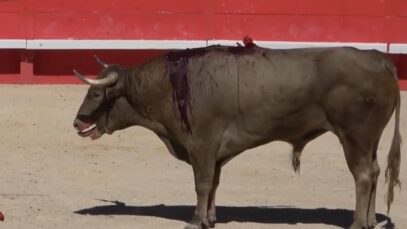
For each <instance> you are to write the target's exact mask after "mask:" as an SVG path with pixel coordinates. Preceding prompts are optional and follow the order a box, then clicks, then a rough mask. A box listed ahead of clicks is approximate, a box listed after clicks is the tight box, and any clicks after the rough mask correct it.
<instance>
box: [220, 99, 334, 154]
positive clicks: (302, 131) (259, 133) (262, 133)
mask: <svg viewBox="0 0 407 229" xmlns="http://www.w3.org/2000/svg"><path fill="white" fill-rule="evenodd" d="M329 130H332V128H331V125H330V123H329V122H328V120H327V118H326V115H325V113H324V111H323V109H321V108H319V107H318V106H309V107H307V108H304V109H302V110H300V111H298V112H293V113H287V114H285V115H284V116H282V117H280V118H278V119H273V118H272V117H270V118H269V119H267V117H266V118H265V117H264V116H263V117H253V116H250V115H246V116H242V117H240V118H239V119H236V120H235V121H233V122H231V123H230V124H229V125H228V127H227V128H226V129H225V131H224V134H223V136H222V140H221V147H220V150H219V152H218V156H219V158H224V157H229V156H233V155H237V154H239V153H241V152H243V151H245V150H247V149H250V148H254V147H257V146H260V145H263V144H266V143H269V142H271V141H277V140H279V141H285V142H288V143H291V144H293V145H295V144H297V142H301V141H309V140H312V139H313V138H315V137H317V136H319V135H320V134H322V133H324V132H326V131H329Z"/></svg>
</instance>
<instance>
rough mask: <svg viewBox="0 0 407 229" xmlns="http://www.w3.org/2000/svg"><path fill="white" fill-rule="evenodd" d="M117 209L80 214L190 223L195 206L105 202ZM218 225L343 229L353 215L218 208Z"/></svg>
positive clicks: (342, 211) (341, 211)
mask: <svg viewBox="0 0 407 229" xmlns="http://www.w3.org/2000/svg"><path fill="white" fill-rule="evenodd" d="M105 202H111V203H114V205H107V206H106V205H104V206H95V207H92V208H87V209H82V210H78V211H76V212H75V213H77V214H82V215H88V214H89V215H137V216H154V217H161V218H166V219H171V220H180V221H185V222H187V221H188V220H189V219H190V217H191V216H192V214H193V211H194V206H185V205H171V206H167V205H152V206H126V205H125V204H124V203H122V202H119V201H105ZM217 214H218V217H217V218H218V223H229V222H254V223H264V224H297V223H303V224H326V225H333V226H338V227H342V228H346V227H349V225H350V224H351V223H352V214H353V211H351V210H347V209H326V208H317V209H303V208H294V207H292V208H291V207H269V206H265V207H263V206H258V207H228V206H219V207H217ZM376 217H377V220H378V222H383V221H387V224H386V225H385V226H384V228H386V229H394V228H395V227H394V224H393V223H392V222H391V219H390V218H389V217H387V216H386V215H383V214H376Z"/></svg>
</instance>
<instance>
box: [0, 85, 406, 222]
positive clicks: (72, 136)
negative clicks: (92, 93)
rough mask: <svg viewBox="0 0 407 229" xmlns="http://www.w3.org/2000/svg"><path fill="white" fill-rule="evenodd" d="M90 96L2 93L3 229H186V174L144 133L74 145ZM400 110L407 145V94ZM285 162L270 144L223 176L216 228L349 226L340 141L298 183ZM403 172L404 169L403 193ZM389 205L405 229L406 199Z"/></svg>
mask: <svg viewBox="0 0 407 229" xmlns="http://www.w3.org/2000/svg"><path fill="white" fill-rule="evenodd" d="M86 90H87V88H86V87H84V86H9V85H8V86H7V85H2V86H0V103H1V109H0V210H1V211H2V212H3V213H4V215H5V221H4V222H0V228H6V229H15V228H22V229H26V228H27V229H33V228H41V229H56V228H58V229H65V228H84V229H85V228H86V229H89V228H97V229H108V228H109V229H111V228H120V229H121V228H143V229H144V228H154V229H156V228H176V229H181V228H183V226H184V225H185V221H187V220H188V219H189V218H190V216H191V215H192V212H193V206H194V204H195V201H196V200H195V198H196V197H195V192H194V187H193V177H192V170H191V167H190V166H189V165H187V164H185V163H183V162H181V161H178V160H176V159H175V158H173V157H172V156H171V155H170V154H169V153H168V152H167V150H166V148H165V147H164V145H163V143H161V142H160V141H159V139H158V138H157V137H155V136H154V135H153V134H152V133H151V132H150V131H148V130H146V129H143V128H138V127H134V128H130V129H127V130H124V131H121V132H117V133H115V134H114V135H111V136H104V137H102V138H101V139H100V140H97V141H90V140H88V139H82V138H80V137H78V136H77V134H76V133H75V131H74V130H73V128H72V121H73V118H74V116H75V114H76V111H77V109H78V107H79V105H80V103H81V102H82V98H83V96H84V93H85V91H86ZM402 103H403V107H402V117H401V125H402V129H401V130H402V134H403V135H404V136H406V138H407V128H406V127H407V92H403V93H402ZM392 131H393V121H391V122H390V123H389V125H388V127H387V128H386V130H385V132H384V134H383V138H382V141H381V143H380V148H379V162H380V166H381V168H382V171H384V168H385V166H386V156H387V152H388V149H389V145H390V142H391V137H392ZM406 141H407V140H406ZM406 145H407V144H405V145H404V146H403V149H402V151H403V153H407V148H406V147H407V146H406ZM290 152H291V148H290V146H289V145H287V144H285V143H282V142H274V143H271V144H268V145H265V146H262V147H259V148H256V149H253V150H250V151H248V152H245V153H243V154H242V155H240V156H238V157H237V158H235V159H234V160H232V161H231V162H230V163H229V164H227V165H226V166H225V167H224V170H223V173H222V178H221V185H220V187H219V191H218V196H217V203H218V206H220V207H219V210H218V218H219V223H218V224H217V227H216V228H223V229H227V228H233V229H240V228H250V229H252V228H253V229H260V228H279V229H281V228H282V229H285V228H317V229H318V228H321V229H322V228H324V229H326V228H343V227H345V226H347V225H348V224H349V223H350V222H351V215H352V210H353V208H354V198H355V197H354V183H353V178H352V177H351V174H350V173H349V171H348V169H347V166H346V164H345V159H344V156H343V152H342V149H341V146H340V144H339V142H338V140H337V138H336V137H335V136H334V135H333V134H325V135H323V136H321V137H320V138H318V139H316V140H314V141H313V142H311V143H310V144H309V145H308V146H307V147H306V148H305V150H304V154H303V158H302V168H301V174H300V175H296V174H295V173H294V172H293V171H292V169H291V166H290ZM403 159H405V158H403ZM406 165H407V162H406V160H403V161H402V168H401V180H402V182H403V183H404V184H407V166H406ZM385 191H386V186H384V175H383V172H382V174H381V176H380V180H379V185H378V195H377V212H378V218H379V220H380V221H383V220H389V218H387V217H386V206H385V202H384V196H385ZM395 198H396V199H395V202H394V204H393V207H392V211H391V214H390V217H391V221H392V222H393V223H394V224H395V225H396V228H400V229H405V228H407V190H405V189H404V190H402V191H401V192H398V191H396V197H395Z"/></svg>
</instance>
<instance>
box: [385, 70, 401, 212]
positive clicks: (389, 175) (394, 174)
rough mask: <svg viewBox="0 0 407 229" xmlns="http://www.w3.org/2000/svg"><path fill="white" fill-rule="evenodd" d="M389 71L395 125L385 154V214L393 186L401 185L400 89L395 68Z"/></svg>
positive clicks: (390, 200) (390, 201) (392, 196)
mask: <svg viewBox="0 0 407 229" xmlns="http://www.w3.org/2000/svg"><path fill="white" fill-rule="evenodd" d="M389 70H391V72H392V73H393V76H394V78H395V79H394V80H395V85H396V89H397V92H396V98H395V99H396V108H395V126H394V135H393V141H392V143H391V148H390V152H389V154H388V156H387V168H386V182H388V185H389V186H388V191H387V194H386V202H387V214H389V212H390V206H391V204H392V202H393V200H394V188H395V187H396V186H399V187H401V182H400V180H399V174H400V160H401V153H400V151H401V149H400V148H401V147H400V146H401V135H400V127H399V125H400V89H399V85H398V80H397V75H396V71H395V68H394V67H393V66H392V68H391V69H389Z"/></svg>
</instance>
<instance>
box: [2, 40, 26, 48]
mask: <svg viewBox="0 0 407 229" xmlns="http://www.w3.org/2000/svg"><path fill="white" fill-rule="evenodd" d="M26 47H27V40H24V39H0V49H25V48H26Z"/></svg>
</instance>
